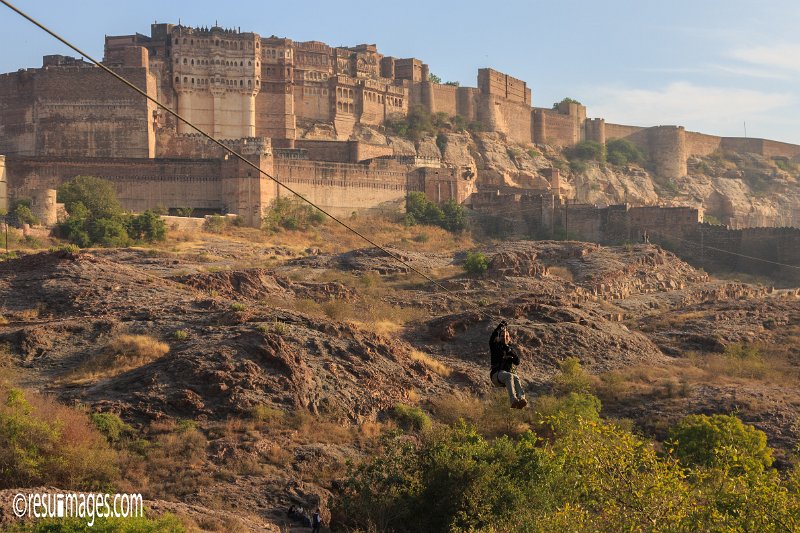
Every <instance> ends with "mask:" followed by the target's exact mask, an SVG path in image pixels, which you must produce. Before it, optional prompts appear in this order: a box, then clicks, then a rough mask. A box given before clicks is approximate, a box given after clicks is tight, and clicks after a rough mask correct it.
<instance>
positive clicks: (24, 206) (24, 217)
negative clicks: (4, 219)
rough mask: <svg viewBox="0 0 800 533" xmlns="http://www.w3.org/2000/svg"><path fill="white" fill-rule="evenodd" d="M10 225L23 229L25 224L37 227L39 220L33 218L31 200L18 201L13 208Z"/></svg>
mask: <svg viewBox="0 0 800 533" xmlns="http://www.w3.org/2000/svg"><path fill="white" fill-rule="evenodd" d="M8 218H9V223H11V224H13V225H15V226H17V227H19V228H21V227H22V225H23V224H28V225H31V226H35V225H36V224H38V223H39V219H38V218H36V217H35V216H33V211H31V202H30V200H16V201H15V202H14V203H13V205H12V206H11V212H10V216H9V217H8Z"/></svg>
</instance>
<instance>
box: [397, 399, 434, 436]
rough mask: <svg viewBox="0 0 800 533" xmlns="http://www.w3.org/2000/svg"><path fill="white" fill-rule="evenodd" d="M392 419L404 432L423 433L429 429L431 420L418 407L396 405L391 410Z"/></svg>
mask: <svg viewBox="0 0 800 533" xmlns="http://www.w3.org/2000/svg"><path fill="white" fill-rule="evenodd" d="M392 418H394V419H395V420H396V421H397V424H398V425H399V426H400V427H401V428H403V429H404V430H406V431H425V430H427V429H430V427H431V419H430V417H429V416H428V415H427V414H425V411H423V410H422V409H420V408H419V407H412V406H409V405H403V404H397V405H395V406H394V409H393V410H392Z"/></svg>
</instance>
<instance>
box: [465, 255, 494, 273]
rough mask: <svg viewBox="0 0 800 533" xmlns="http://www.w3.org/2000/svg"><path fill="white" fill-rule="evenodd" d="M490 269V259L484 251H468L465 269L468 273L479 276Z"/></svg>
mask: <svg viewBox="0 0 800 533" xmlns="http://www.w3.org/2000/svg"><path fill="white" fill-rule="evenodd" d="M488 269H489V261H488V260H487V259H486V256H485V255H483V253H482V252H475V253H472V252H467V260H466V261H465V262H464V270H465V271H466V272H467V274H471V275H473V276H479V275H481V274H483V273H484V272H486V270H488Z"/></svg>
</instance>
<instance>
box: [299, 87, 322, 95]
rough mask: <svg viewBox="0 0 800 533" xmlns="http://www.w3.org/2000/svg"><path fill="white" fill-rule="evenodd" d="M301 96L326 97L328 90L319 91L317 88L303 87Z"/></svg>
mask: <svg viewBox="0 0 800 533" xmlns="http://www.w3.org/2000/svg"><path fill="white" fill-rule="evenodd" d="M303 94H304V95H310V94H321V95H323V96H327V94H328V89H320V88H319V87H303Z"/></svg>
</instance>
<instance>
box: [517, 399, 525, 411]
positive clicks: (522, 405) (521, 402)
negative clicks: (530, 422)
mask: <svg viewBox="0 0 800 533" xmlns="http://www.w3.org/2000/svg"><path fill="white" fill-rule="evenodd" d="M516 403H517V409H525V408H526V407H528V400H526V399H525V398H524V397H522V398H520V399H519V400H517V402H516Z"/></svg>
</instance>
